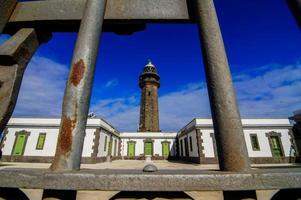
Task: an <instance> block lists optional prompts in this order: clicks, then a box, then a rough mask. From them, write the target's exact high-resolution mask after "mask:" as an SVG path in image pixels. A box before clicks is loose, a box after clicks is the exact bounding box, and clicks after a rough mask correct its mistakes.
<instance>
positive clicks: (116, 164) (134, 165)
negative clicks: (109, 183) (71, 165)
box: [0, 160, 218, 170]
mask: <svg viewBox="0 0 301 200" xmlns="http://www.w3.org/2000/svg"><path fill="white" fill-rule="evenodd" d="M152 162H153V163H154V164H155V165H156V166H157V168H158V169H159V170H160V169H170V170H179V169H184V170H189V169H197V170H200V169H204V170H205V169H207V170H208V169H213V170H214V169H218V166H217V165H199V164H195V163H188V162H181V161H167V160H154V161H152ZM146 164H148V163H147V162H145V161H144V160H115V161H113V162H104V163H97V164H82V165H81V168H82V169H143V167H144V166H145V165H146ZM49 166H50V164H49V163H19V162H1V163H0V169H4V168H49Z"/></svg>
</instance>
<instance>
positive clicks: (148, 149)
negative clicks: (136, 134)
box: [144, 142, 153, 155]
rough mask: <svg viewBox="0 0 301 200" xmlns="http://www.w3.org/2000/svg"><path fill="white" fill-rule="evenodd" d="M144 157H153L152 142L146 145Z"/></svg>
mask: <svg viewBox="0 0 301 200" xmlns="http://www.w3.org/2000/svg"><path fill="white" fill-rule="evenodd" d="M144 155H153V143H152V142H145V143H144Z"/></svg>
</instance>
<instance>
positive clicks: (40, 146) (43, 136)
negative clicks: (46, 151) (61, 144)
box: [36, 133, 46, 150]
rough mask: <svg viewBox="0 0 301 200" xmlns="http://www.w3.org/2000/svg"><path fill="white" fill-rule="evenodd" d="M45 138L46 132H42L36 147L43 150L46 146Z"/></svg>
mask: <svg viewBox="0 0 301 200" xmlns="http://www.w3.org/2000/svg"><path fill="white" fill-rule="evenodd" d="M45 139H46V133H40V134H39V138H38V142H37V146H36V149H38V150H42V149H43V148H44V143H45Z"/></svg>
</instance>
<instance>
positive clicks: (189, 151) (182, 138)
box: [179, 129, 199, 157]
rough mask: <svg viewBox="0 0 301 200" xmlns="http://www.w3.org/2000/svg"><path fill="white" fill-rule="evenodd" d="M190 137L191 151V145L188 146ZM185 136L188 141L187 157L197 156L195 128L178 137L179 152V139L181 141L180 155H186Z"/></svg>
mask: <svg viewBox="0 0 301 200" xmlns="http://www.w3.org/2000/svg"><path fill="white" fill-rule="evenodd" d="M190 137H191V142H192V151H191V147H190ZM185 138H187V141H188V153H189V157H198V156H199V153H198V144H197V138H196V130H195V129H194V130H192V131H190V132H189V133H188V134H186V135H183V136H182V137H180V138H179V139H180V143H179V145H180V147H179V149H180V152H181V141H183V152H182V153H180V155H182V156H185V155H186V152H185V151H186V150H185Z"/></svg>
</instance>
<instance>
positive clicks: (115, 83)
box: [105, 78, 118, 88]
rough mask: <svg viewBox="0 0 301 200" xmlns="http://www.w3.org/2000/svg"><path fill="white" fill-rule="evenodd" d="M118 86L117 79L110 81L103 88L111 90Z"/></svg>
mask: <svg viewBox="0 0 301 200" xmlns="http://www.w3.org/2000/svg"><path fill="white" fill-rule="evenodd" d="M117 85H118V79H117V78H113V79H111V80H109V81H108V82H107V83H106V84H105V87H106V88H112V87H115V86H117Z"/></svg>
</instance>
